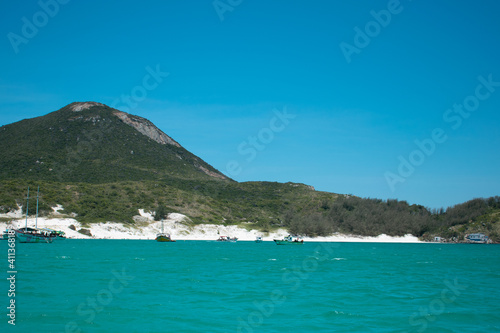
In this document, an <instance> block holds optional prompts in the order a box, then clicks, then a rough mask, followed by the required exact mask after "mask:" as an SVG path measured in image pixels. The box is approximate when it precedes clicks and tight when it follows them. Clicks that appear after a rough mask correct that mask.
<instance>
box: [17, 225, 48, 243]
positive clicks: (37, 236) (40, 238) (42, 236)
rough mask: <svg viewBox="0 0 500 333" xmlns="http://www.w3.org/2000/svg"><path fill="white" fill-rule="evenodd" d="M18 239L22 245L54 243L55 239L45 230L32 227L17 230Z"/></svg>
mask: <svg viewBox="0 0 500 333" xmlns="http://www.w3.org/2000/svg"><path fill="white" fill-rule="evenodd" d="M16 237H17V239H18V241H19V242H20V243H52V240H53V239H54V238H53V237H51V236H50V235H49V234H47V233H46V232H44V231H43V230H41V229H38V228H30V227H24V228H21V229H17V230H16Z"/></svg>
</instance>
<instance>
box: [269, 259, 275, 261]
mask: <svg viewBox="0 0 500 333" xmlns="http://www.w3.org/2000/svg"><path fill="white" fill-rule="evenodd" d="M267 261H276V259H267Z"/></svg>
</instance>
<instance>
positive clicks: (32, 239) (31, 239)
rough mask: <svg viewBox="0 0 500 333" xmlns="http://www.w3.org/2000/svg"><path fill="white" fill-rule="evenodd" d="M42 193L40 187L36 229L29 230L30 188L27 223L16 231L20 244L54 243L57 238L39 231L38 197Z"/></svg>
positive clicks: (27, 201) (27, 199) (37, 194)
mask: <svg viewBox="0 0 500 333" xmlns="http://www.w3.org/2000/svg"><path fill="white" fill-rule="evenodd" d="M39 193H40V186H39V187H38V191H37V193H36V220H35V228H28V209H29V202H30V188H29V186H28V196H27V197H26V223H25V226H24V228H20V229H17V230H16V238H17V239H18V240H19V242H20V243H52V240H53V239H54V238H55V236H54V237H53V236H51V234H50V233H47V232H46V231H44V230H42V229H38V197H39Z"/></svg>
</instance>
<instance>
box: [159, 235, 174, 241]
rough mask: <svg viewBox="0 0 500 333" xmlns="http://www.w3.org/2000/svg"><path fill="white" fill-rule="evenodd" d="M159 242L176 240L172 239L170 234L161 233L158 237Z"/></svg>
mask: <svg viewBox="0 0 500 333" xmlns="http://www.w3.org/2000/svg"><path fill="white" fill-rule="evenodd" d="M156 241H157V242H175V240H173V239H172V237H170V234H165V233H159V234H157V235H156Z"/></svg>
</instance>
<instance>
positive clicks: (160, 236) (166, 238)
mask: <svg viewBox="0 0 500 333" xmlns="http://www.w3.org/2000/svg"><path fill="white" fill-rule="evenodd" d="M156 241H157V242H175V240H173V239H172V237H170V234H166V233H165V232H163V220H161V232H160V233H159V234H157V235H156Z"/></svg>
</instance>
